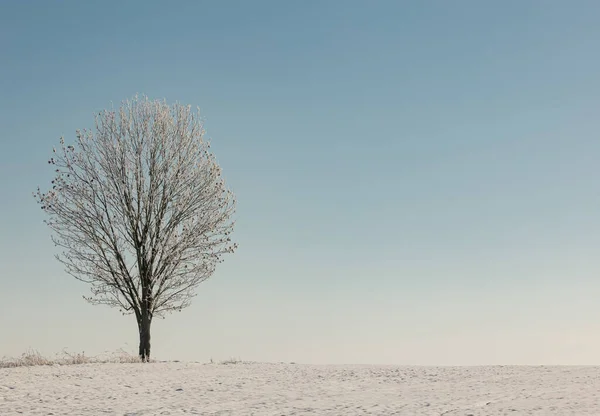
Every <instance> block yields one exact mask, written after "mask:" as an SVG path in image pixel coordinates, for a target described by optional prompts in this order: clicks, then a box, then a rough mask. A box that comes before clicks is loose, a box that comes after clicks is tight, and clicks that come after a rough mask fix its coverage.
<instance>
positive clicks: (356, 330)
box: [0, 0, 600, 365]
mask: <svg viewBox="0 0 600 416" xmlns="http://www.w3.org/2000/svg"><path fill="white" fill-rule="evenodd" d="M599 20H600V2H598V1H595V0H590V1H584V0H579V1H573V2H567V1H552V0H543V1H542V0H539V1H523V0H518V1H517V0H514V1H502V2H481V1H475V0H473V1H466V0H458V1H454V2H443V1H426V0H423V1H422V0H419V1H383V0H378V1H371V2H369V1H350V0H343V1H341V0H340V1H252V2H249V1H236V2H234V1H219V2H216V1H213V2H208V1H205V2H202V1H178V2H171V3H168V4H167V2H158V1H143V2H142V1H127V2H121V1H103V2H89V1H88V2H80V1H63V2H45V1H37V2H36V1H17V0H13V1H3V2H1V3H0V140H1V143H2V147H1V151H0V178H1V179H0V191H1V193H0V195H1V199H0V356H2V355H9V356H14V355H18V354H20V353H21V352H23V351H24V350H26V349H27V348H30V347H31V348H36V349H38V350H40V351H41V352H42V353H44V354H49V355H52V354H54V353H56V352H60V351H61V350H62V349H63V348H68V349H69V350H70V351H85V352H86V353H89V354H96V353H101V352H104V351H114V350H116V349H118V348H120V347H123V348H125V349H126V350H128V351H131V352H134V353H135V352H136V351H137V342H138V339H137V326H136V323H135V320H134V318H133V317H131V316H127V317H123V316H121V315H120V314H119V313H118V311H117V310H114V309H110V308H108V307H103V306H92V305H89V304H87V303H86V302H85V301H84V300H83V299H82V298H81V295H83V294H88V287H87V286H86V285H85V284H84V283H80V282H78V281H76V280H75V279H74V278H72V277H70V276H68V275H66V274H65V273H64V272H63V270H62V266H61V265H60V264H59V263H58V262H57V261H56V260H55V259H54V257H53V255H54V253H55V248H54V246H53V244H52V242H51V240H50V230H49V229H48V228H46V227H45V226H44V224H43V223H42V220H43V219H44V216H43V212H42V211H41V210H40V208H39V206H38V205H37V204H36V203H35V200H34V198H33V197H32V195H31V194H32V192H33V191H34V190H35V189H36V187H37V186H38V185H39V186H42V187H43V188H44V189H46V188H47V187H48V185H49V182H50V180H51V179H52V172H51V169H49V168H48V165H47V164H46V161H47V159H48V157H49V156H50V154H51V149H52V147H53V146H54V145H56V144H57V143H58V139H59V137H60V136H64V137H65V140H66V141H67V142H72V141H73V140H74V132H75V130H76V129H78V128H91V127H93V114H94V112H95V111H99V110H101V109H104V108H107V107H109V106H110V105H111V102H113V103H115V105H118V104H119V103H120V102H121V101H122V100H124V99H128V98H131V97H132V96H133V95H134V94H136V93H140V94H146V95H148V96H149V97H150V98H161V99H162V98H164V99H166V100H167V101H168V102H171V103H172V102H174V101H180V102H182V103H185V104H191V105H192V106H199V107H200V108H201V110H202V112H203V115H204V117H205V119H206V129H207V134H208V136H209V137H210V138H211V139H212V143H213V146H212V148H213V150H214V152H215V154H216V156H217V158H218V160H219V162H220V164H221V166H222V168H223V172H224V176H225V179H226V181H227V183H228V184H229V186H230V187H231V188H232V190H233V191H234V192H235V193H236V195H237V199H238V209H237V216H236V218H237V228H236V231H235V233H234V237H235V241H237V242H238V243H239V250H238V251H237V253H236V254H234V255H233V256H229V257H228V258H226V261H225V263H224V264H222V265H221V267H219V268H218V269H217V271H216V273H215V275H214V276H213V277H212V278H211V279H210V280H208V281H206V282H204V283H203V284H202V285H201V286H200V288H199V291H198V296H197V297H196V298H195V300H194V303H193V306H192V307H190V308H188V309H186V310H184V311H183V312H181V313H178V314H174V315H170V316H168V317H167V319H166V320H164V321H163V320H157V321H155V322H154V324H153V355H154V356H155V357H156V358H158V359H180V360H197V361H207V360H209V359H210V358H211V357H212V358H214V359H215V360H219V359H225V358H229V357H231V356H235V357H240V358H242V359H245V360H257V361H296V362H305V363H387V364H459V365H463V364H467V365H468V364H600V354H599V351H600V164H599V163H598V161H599V160H600V134H599V133H600V117H599V116H598V110H599V108H600V55H599V54H598V44H599V43H600V25H599V24H598V21H599Z"/></svg>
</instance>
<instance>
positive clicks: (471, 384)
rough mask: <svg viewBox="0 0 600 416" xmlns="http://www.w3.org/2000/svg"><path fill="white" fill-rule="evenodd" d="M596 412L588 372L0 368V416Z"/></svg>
mask: <svg viewBox="0 0 600 416" xmlns="http://www.w3.org/2000/svg"><path fill="white" fill-rule="evenodd" d="M17 414H22V415H56V416H58V415H77V416H87V415H94V416H98V415H130V416H134V415H136V416H141V415H182V414H186V415H193V414H196V415H315V416H318V415H335V416H344V415H407V416H408V415H410V416H416V415H435V416H441V415H445V416H455V415H456V416H467V415H473V416H476V415H544V416H545V415H578V416H583V415H596V416H597V415H600V368H598V367H392V366H312V365H296V364H256V363H244V364H232V365H222V364H191V363H151V364H83V365H69V366H45V367H44V366H37V367H20V368H6V369H0V415H2V416H8V415H17Z"/></svg>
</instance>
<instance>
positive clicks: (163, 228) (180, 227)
mask: <svg viewBox="0 0 600 416" xmlns="http://www.w3.org/2000/svg"><path fill="white" fill-rule="evenodd" d="M76 136H77V140H76V143H75V146H72V145H65V141H64V139H63V138H61V139H60V148H59V149H58V150H57V149H53V152H54V153H55V155H54V157H52V158H51V159H50V160H49V161H48V163H49V164H51V165H52V166H53V168H55V172H54V173H55V175H54V180H52V188H51V189H50V190H48V191H47V192H45V193H44V192H42V191H41V190H40V188H38V189H37V192H36V193H35V194H34V196H35V197H36V200H37V202H38V203H39V204H40V205H41V208H42V209H43V210H44V211H45V212H46V213H47V214H48V216H49V219H48V220H46V221H44V222H45V223H47V224H48V226H49V227H50V228H51V229H52V231H53V235H52V240H53V241H54V243H55V245H56V246H59V247H61V248H62V249H63V252H62V254H58V255H57V256H56V257H57V259H58V260H59V261H60V262H61V263H63V264H64V265H65V270H66V272H67V273H69V274H70V275H72V276H74V277H75V278H77V279H78V280H81V281H83V282H87V283H89V284H90V285H91V292H92V295H91V296H90V297H85V296H84V298H85V299H86V300H87V301H89V302H90V303H92V304H105V305H109V306H113V307H118V308H120V309H121V311H122V312H123V314H131V313H132V314H135V318H136V320H137V324H138V329H139V337H140V338H139V339H140V344H139V355H140V358H141V359H142V360H143V361H147V360H149V358H150V325H151V323H152V318H154V317H156V316H164V314H165V313H167V312H171V311H175V310H179V311H180V310H181V309H182V308H185V307H186V306H189V304H190V301H191V299H192V297H193V296H195V289H196V287H197V286H198V285H199V284H200V283H201V282H203V281H204V280H206V279H207V278H209V277H210V276H211V275H212V274H213V272H214V270H215V267H216V264H217V263H219V262H221V261H222V256H223V254H225V253H233V251H234V250H235V248H236V247H237V245H236V244H234V243H232V242H231V239H230V237H229V236H230V234H231V232H232V230H233V225H234V222H233V221H232V218H231V217H232V214H233V213H234V209H235V199H234V196H233V194H232V193H231V192H230V191H229V190H228V189H227V188H226V187H225V183H224V181H223V179H222V176H221V168H220V167H219V165H218V164H217V162H216V160H215V158H214V156H213V155H212V154H211V153H210V151H209V148H210V144H209V143H208V142H207V141H205V140H204V139H203V136H204V129H203V126H202V122H201V121H200V119H199V114H198V113H194V112H192V111H191V109H190V107H189V106H183V105H180V104H175V105H173V106H169V105H167V104H166V103H165V102H164V101H150V100H149V99H148V98H146V97H142V98H138V97H137V96H136V97H135V98H134V99H133V100H131V101H125V102H124V103H123V104H122V105H121V107H120V109H119V111H118V113H117V112H115V111H108V110H105V111H102V112H100V113H99V114H98V115H97V116H96V126H95V133H94V132H92V131H87V130H83V131H80V130H77V134H76Z"/></svg>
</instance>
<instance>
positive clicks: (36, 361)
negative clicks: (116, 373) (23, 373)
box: [0, 349, 141, 368]
mask: <svg viewBox="0 0 600 416" xmlns="http://www.w3.org/2000/svg"><path fill="white" fill-rule="evenodd" d="M94 363H141V360H140V358H139V357H138V356H137V355H132V354H129V353H128V352H126V351H124V350H122V349H120V350H118V351H116V352H113V353H105V354H103V355H98V356H87V355H85V353H84V352H82V353H74V354H72V353H69V352H67V351H66V350H65V351H63V352H62V354H60V355H57V356H56V357H55V358H47V357H44V356H43V355H42V354H40V353H39V352H38V351H36V350H28V351H27V352H25V353H23V354H22V355H21V356H20V357H18V358H7V357H4V358H2V359H1V360H0V368H14V367H32V366H40V365H42V366H43V365H76V364H94Z"/></svg>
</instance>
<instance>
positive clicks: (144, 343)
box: [138, 308, 152, 362]
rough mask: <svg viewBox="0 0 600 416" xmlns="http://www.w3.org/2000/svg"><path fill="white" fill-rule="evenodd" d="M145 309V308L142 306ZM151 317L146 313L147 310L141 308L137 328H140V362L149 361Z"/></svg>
mask: <svg viewBox="0 0 600 416" xmlns="http://www.w3.org/2000/svg"><path fill="white" fill-rule="evenodd" d="M144 309H145V308H144ZM151 322H152V319H151V318H150V315H149V313H148V310H147V309H145V310H142V313H141V317H140V319H139V321H138V328H139V330H140V349H139V355H140V359H141V360H142V362H148V361H150V324H151Z"/></svg>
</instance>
